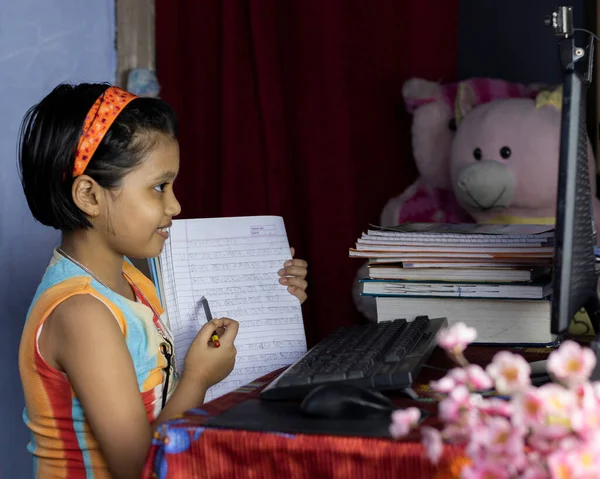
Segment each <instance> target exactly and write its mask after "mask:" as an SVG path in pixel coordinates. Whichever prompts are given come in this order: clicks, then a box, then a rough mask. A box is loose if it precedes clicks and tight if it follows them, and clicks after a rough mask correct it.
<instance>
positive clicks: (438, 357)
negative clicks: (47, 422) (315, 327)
mask: <svg viewBox="0 0 600 479" xmlns="http://www.w3.org/2000/svg"><path fill="white" fill-rule="evenodd" d="M498 351H499V348H491V347H470V348H469V349H468V350H467V352H466V353H467V354H466V356H467V359H469V361H470V362H472V363H476V364H480V365H486V364H488V363H489V362H490V361H491V359H492V357H493V355H494V354H495V353H496V352H498ZM513 351H514V352H518V353H520V354H522V355H523V356H524V357H525V358H526V359H527V360H528V361H535V360H539V359H545V358H546V357H547V355H548V353H549V350H547V349H545V348H523V349H513ZM428 365H429V366H432V367H434V368H443V369H447V368H449V367H452V366H453V365H452V364H451V363H450V361H449V360H448V359H447V357H446V356H445V354H444V353H443V351H441V350H438V349H436V350H435V352H434V354H433V355H432V357H431V359H430V360H429V362H428ZM277 374H278V372H274V373H271V374H267V375H266V376H263V377H262V378H260V379H259V380H257V381H255V382H254V383H251V384H248V385H247V386H245V387H243V388H240V389H238V390H236V391H235V392H232V393H230V394H227V395H225V396H222V397H221V398H219V399H216V400H214V401H211V402H209V403H207V404H205V405H204V406H203V407H202V409H194V410H191V411H189V412H187V413H186V414H185V415H184V417H182V418H180V419H175V420H172V421H170V422H168V423H166V424H165V425H164V426H162V427H161V435H160V436H161V437H159V438H157V439H155V440H154V441H153V445H152V449H151V451H150V455H149V457H148V460H147V463H146V468H145V471H144V475H143V477H145V478H158V479H173V478H181V479H184V478H185V479H190V478H211V479H212V478H245V477H251V478H260V479H265V478H271V477H272V478H281V479H284V478H286V479H287V478H319V477H326V478H340V479H342V478H344V479H346V478H363V477H364V478H367V477H368V478H372V477H373V478H374V477H396V478H410V479H420V478H423V479H425V478H427V479H429V478H436V477H437V478H439V479H442V478H448V479H449V476H448V474H447V471H448V468H449V465H450V464H451V462H452V460H453V459H455V458H457V457H459V456H460V455H461V452H462V451H461V450H460V448H458V447H455V446H445V449H444V454H443V457H442V460H441V461H440V464H439V465H438V466H437V467H435V466H433V465H432V464H430V462H429V461H428V459H427V458H425V457H423V455H422V453H423V448H422V446H421V445H420V443H419V435H418V433H415V434H412V435H411V436H409V437H407V438H406V439H405V440H403V441H390V440H386V439H374V438H360V437H338V436H325V435H306V434H296V435H289V434H280V433H262V432H251V431H240V430H225V429H213V428H207V427H204V421H205V419H206V417H208V416H209V415H216V414H219V413H220V412H223V411H225V410H227V409H228V408H230V407H232V406H234V405H235V404H238V403H240V402H242V401H245V400H247V399H250V398H252V397H256V396H257V395H258V393H259V392H260V390H261V389H262V388H263V387H264V386H265V385H266V384H267V383H268V382H269V381H270V380H271V379H272V378H273V377H275V376H276V375H277ZM442 375H443V372H441V371H439V370H437V369H433V368H424V369H423V370H422V372H421V374H420V375H419V378H418V381H417V384H416V385H415V390H416V392H417V393H418V394H419V397H420V399H419V400H417V401H411V400H409V399H399V400H397V401H396V402H397V403H398V405H399V406H404V407H407V406H409V405H416V406H418V407H420V408H421V409H425V410H427V411H429V412H431V413H432V414H431V416H430V418H429V419H427V421H426V423H427V424H430V425H435V424H436V423H437V419H436V403H435V402H434V401H433V399H432V398H431V394H430V391H429V388H428V386H427V384H428V383H429V381H430V380H432V379H437V378H439V377H441V376H442Z"/></svg>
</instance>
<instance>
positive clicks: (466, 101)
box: [454, 82, 477, 125]
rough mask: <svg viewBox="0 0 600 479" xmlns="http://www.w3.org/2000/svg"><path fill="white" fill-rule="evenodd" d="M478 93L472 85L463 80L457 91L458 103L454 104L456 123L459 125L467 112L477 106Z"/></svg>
mask: <svg viewBox="0 0 600 479" xmlns="http://www.w3.org/2000/svg"><path fill="white" fill-rule="evenodd" d="M476 104H477V94H476V93H475V90H474V89H473V87H472V86H471V85H469V84H468V83H464V82H462V83H461V84H460V85H459V86H458V91H457V92H456V103H455V105H454V109H455V113H454V117H455V118H456V124H457V125H458V124H459V123H460V122H461V120H462V119H463V118H464V117H465V116H467V114H468V113H469V112H470V111H471V110H472V109H473V108H475V105H476Z"/></svg>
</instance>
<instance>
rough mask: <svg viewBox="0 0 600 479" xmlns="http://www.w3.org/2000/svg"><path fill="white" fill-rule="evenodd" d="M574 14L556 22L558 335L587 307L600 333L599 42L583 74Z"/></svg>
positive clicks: (557, 15) (566, 10) (562, 12)
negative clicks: (592, 161)
mask: <svg viewBox="0 0 600 479" xmlns="http://www.w3.org/2000/svg"><path fill="white" fill-rule="evenodd" d="M572 18H573V15H572V7H558V9H557V10H556V11H555V12H554V14H553V24H552V26H553V27H554V31H555V34H557V35H560V36H562V37H563V40H562V41H561V42H560V46H559V53H560V59H561V63H562V67H563V70H564V80H563V104H562V121H561V130H560V152H559V153H560V156H559V165H558V168H559V174H558V192H557V205H556V228H555V239H554V241H555V246H554V248H555V249H554V268H553V280H552V283H553V292H552V317H551V332H552V333H553V334H563V333H565V332H566V331H567V330H568V328H569V324H570V322H571V320H572V318H573V316H574V315H575V313H576V312H577V311H579V310H580V309H581V308H585V309H586V311H587V313H588V315H589V316H590V320H591V321H592V325H593V327H594V329H595V330H596V332H597V333H598V332H600V330H599V328H598V327H599V325H600V322H599V320H600V314H599V313H600V301H599V299H598V293H597V277H596V259H595V253H594V246H595V244H596V231H595V227H594V215H593V213H592V212H593V206H592V194H591V187H590V172H589V162H588V141H587V132H586V126H585V124H586V122H585V118H586V108H585V103H586V95H585V93H586V88H587V83H588V82H589V81H590V79H591V78H590V77H591V71H592V70H591V66H592V62H593V41H592V43H591V44H590V45H591V46H590V48H589V49H588V56H589V58H588V59H587V61H588V65H589V66H588V69H587V72H586V73H585V75H583V76H582V74H581V73H579V72H578V71H577V69H576V67H575V66H576V62H577V61H578V60H580V59H581V58H583V56H585V50H584V49H582V48H577V47H576V46H575V40H574V28H573V25H572Z"/></svg>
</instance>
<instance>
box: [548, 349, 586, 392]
mask: <svg viewBox="0 0 600 479" xmlns="http://www.w3.org/2000/svg"><path fill="white" fill-rule="evenodd" d="M595 366H596V356H595V354H594V353H593V352H592V350H591V349H589V348H586V347H582V346H580V345H579V344H577V343H576V342H575V341H571V340H567V341H565V342H564V343H562V344H561V345H560V347H559V348H558V349H556V350H554V351H552V352H551V353H550V356H548V372H549V373H550V374H552V376H554V377H555V378H556V379H557V380H558V381H560V382H561V383H563V384H565V385H567V386H574V385H576V384H581V383H583V382H585V381H587V380H588V379H589V377H590V375H591V374H592V371H593V370H594V367H595Z"/></svg>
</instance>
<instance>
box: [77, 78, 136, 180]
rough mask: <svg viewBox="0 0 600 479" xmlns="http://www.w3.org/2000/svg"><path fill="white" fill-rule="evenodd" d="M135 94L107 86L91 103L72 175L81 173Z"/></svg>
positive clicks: (134, 97)
mask: <svg viewBox="0 0 600 479" xmlns="http://www.w3.org/2000/svg"><path fill="white" fill-rule="evenodd" d="M136 98H137V96H135V95H132V94H131V93H129V92H126V91H125V90H121V89H120V88H117V87H115V86H111V87H109V88H108V89H107V90H106V91H105V92H104V93H103V94H102V95H100V97H99V98H98V99H97V100H96V102H95V103H94V104H93V106H92V108H91V109H90V111H89V112H88V114H87V116H86V117H85V121H84V122H83V132H82V133H81V137H80V138H79V144H78V145H77V153H76V154H75V166H74V167H73V177H77V176H81V175H83V173H84V171H85V169H86V168H87V165H88V163H89V162H90V160H91V159H92V156H94V153H95V152H96V149H97V148H98V145H100V142H102V138H104V135H106V132H107V131H108V129H109V128H110V126H111V125H112V124H113V123H114V121H115V120H116V119H117V117H118V116H119V113H121V112H122V111H123V108H125V106H126V105H127V104H128V103H129V102H130V101H131V100H135V99H136Z"/></svg>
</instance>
